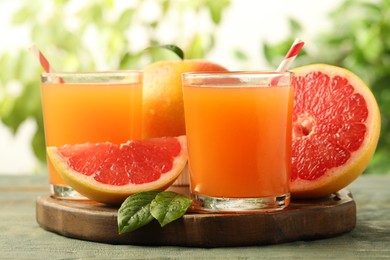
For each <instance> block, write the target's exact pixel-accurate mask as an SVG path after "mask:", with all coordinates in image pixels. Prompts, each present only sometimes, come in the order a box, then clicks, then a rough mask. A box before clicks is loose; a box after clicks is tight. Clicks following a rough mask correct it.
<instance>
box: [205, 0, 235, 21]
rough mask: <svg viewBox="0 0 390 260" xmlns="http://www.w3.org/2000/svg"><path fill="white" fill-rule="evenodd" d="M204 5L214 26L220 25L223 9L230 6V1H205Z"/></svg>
mask: <svg viewBox="0 0 390 260" xmlns="http://www.w3.org/2000/svg"><path fill="white" fill-rule="evenodd" d="M206 4H207V6H208V9H209V12H210V16H211V19H212V20H213V22H214V24H220V22H221V20H222V13H223V11H224V8H226V7H227V6H228V5H230V0H214V1H207V2H206Z"/></svg>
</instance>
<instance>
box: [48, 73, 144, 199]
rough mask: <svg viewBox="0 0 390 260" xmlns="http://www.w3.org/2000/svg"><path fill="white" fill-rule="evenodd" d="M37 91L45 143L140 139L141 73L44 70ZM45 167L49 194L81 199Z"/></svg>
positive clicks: (52, 144) (50, 167)
mask: <svg viewBox="0 0 390 260" xmlns="http://www.w3.org/2000/svg"><path fill="white" fill-rule="evenodd" d="M41 94H42V111H43V119H44V128H45V141H46V146H61V145H64V144H78V143H86V142H91V143H96V142H112V143H115V144H120V143H124V142H126V141H128V140H133V139H141V116H142V72H140V71H113V72H86V73H44V74H42V75H41ZM48 168H49V180H50V188H51V194H52V196H54V197H56V198H62V199H83V197H82V196H81V195H80V194H78V193H77V192H76V191H74V190H73V189H72V188H71V187H69V186H68V185H67V184H66V183H65V182H64V181H63V180H62V178H61V176H60V175H59V174H58V173H57V171H56V170H55V168H54V167H53V165H52V164H51V162H50V160H48ZM84 199H85V198H84Z"/></svg>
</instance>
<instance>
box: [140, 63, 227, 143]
mask: <svg viewBox="0 0 390 260" xmlns="http://www.w3.org/2000/svg"><path fill="white" fill-rule="evenodd" d="M197 71H202V72H205V71H226V68H224V67H223V66H221V65H219V64H216V63H213V62H210V61H206V60H180V61H178V60H175V61H172V60H169V61H158V62H155V63H152V64H151V65H149V66H147V67H146V68H145V69H144V79H143V82H144V85H143V87H144V88H143V127H142V132H143V138H145V139H148V138H153V137H161V136H179V135H184V134H185V125H184V107H183V94H182V93H183V92H182V82H181V80H182V79H181V77H182V74H183V73H184V72H197Z"/></svg>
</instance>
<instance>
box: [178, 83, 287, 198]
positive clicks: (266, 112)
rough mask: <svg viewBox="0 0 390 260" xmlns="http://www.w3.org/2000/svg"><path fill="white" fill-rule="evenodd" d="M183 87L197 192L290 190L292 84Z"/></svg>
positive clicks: (240, 193)
mask: <svg viewBox="0 0 390 260" xmlns="http://www.w3.org/2000/svg"><path fill="white" fill-rule="evenodd" d="M183 91H184V103H185V118H186V131H187V139H188V149H189V158H190V161H189V167H190V172H191V175H190V176H191V180H190V182H191V192H192V193H194V194H200V195H204V196H211V197H230V198H251V197H252V198H253V197H266V196H275V195H282V194H286V193H288V192H289V189H288V183H289V176H290V164H291V121H292V102H293V90H292V87H290V86H282V87H280V86H278V87H254V86H252V87H232V86H229V87H222V86H221V87H216V86H213V87H204V86H203V87H197V86H195V87H194V86H184V88H183Z"/></svg>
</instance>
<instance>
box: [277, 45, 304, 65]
mask: <svg viewBox="0 0 390 260" xmlns="http://www.w3.org/2000/svg"><path fill="white" fill-rule="evenodd" d="M304 44H305V43H304V42H303V41H301V40H300V39H296V40H295V41H294V43H293V44H292V45H291V48H290V50H289V51H288V52H287V54H286V56H285V57H284V59H283V60H282V62H281V63H280V65H279V67H278V68H277V69H276V71H278V72H283V71H287V70H288V69H289V67H290V65H291V63H292V62H293V61H294V59H295V57H297V55H298V53H299V51H300V50H301V49H302V47H303V45H304Z"/></svg>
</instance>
